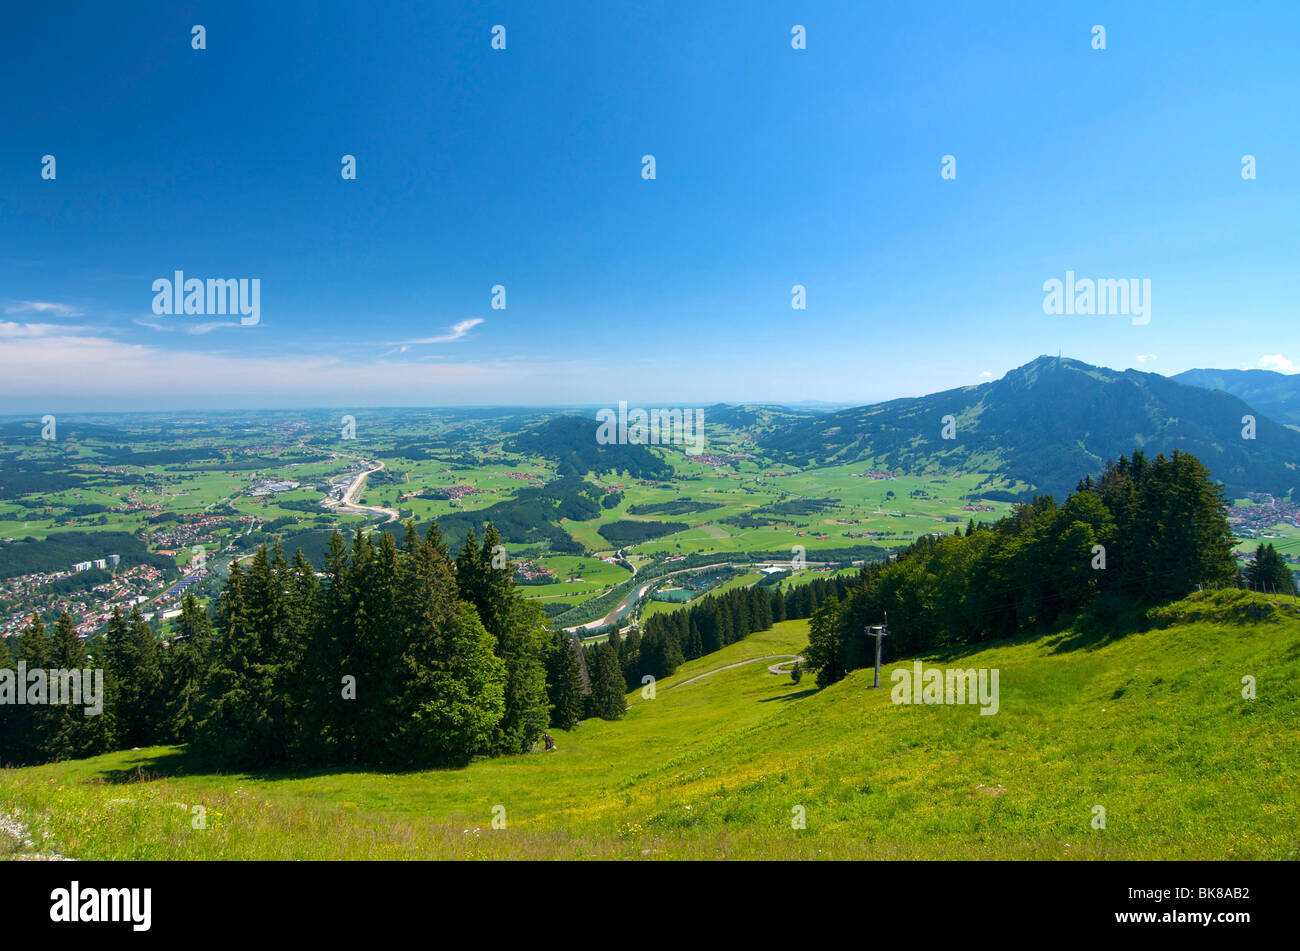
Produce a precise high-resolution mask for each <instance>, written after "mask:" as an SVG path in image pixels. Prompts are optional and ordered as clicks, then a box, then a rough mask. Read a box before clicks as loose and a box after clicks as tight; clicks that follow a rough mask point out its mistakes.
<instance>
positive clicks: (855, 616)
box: [808, 451, 1294, 686]
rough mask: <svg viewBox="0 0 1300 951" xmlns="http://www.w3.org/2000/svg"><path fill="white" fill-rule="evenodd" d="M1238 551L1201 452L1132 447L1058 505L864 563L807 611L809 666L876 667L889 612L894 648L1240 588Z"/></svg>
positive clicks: (835, 671)
mask: <svg viewBox="0 0 1300 951" xmlns="http://www.w3.org/2000/svg"><path fill="white" fill-rule="evenodd" d="M1232 548H1233V539H1232V532H1231V530H1230V529H1229V526H1228V522H1227V517H1226V503H1225V500H1224V498H1223V494H1222V490H1221V489H1220V488H1219V486H1218V485H1217V484H1216V483H1215V482H1214V481H1213V480H1211V478H1210V474H1209V472H1208V470H1207V469H1206V468H1205V466H1204V465H1203V464H1202V463H1201V462H1200V460H1198V459H1197V458H1196V457H1195V456H1192V455H1189V454H1188V453H1184V452H1178V451H1175V452H1174V453H1173V454H1172V455H1171V456H1168V457H1166V456H1165V455H1163V454H1161V455H1159V456H1157V457H1156V458H1155V459H1154V460H1149V459H1147V457H1146V456H1145V454H1144V453H1142V452H1141V451H1137V452H1134V453H1133V455H1132V457H1131V458H1127V457H1121V458H1120V459H1119V461H1118V462H1111V463H1108V464H1107V465H1106V467H1105V470H1104V471H1103V472H1102V473H1101V475H1100V477H1099V478H1097V479H1095V480H1094V479H1093V478H1092V477H1091V476H1088V477H1086V478H1084V479H1083V480H1082V481H1081V482H1079V483H1078V485H1077V488H1076V491H1074V492H1073V493H1071V494H1070V495H1069V496H1068V497H1067V498H1066V500H1065V502H1064V503H1063V504H1059V505H1058V504H1057V502H1056V501H1055V500H1054V499H1053V497H1052V496H1050V495H1044V496H1039V497H1037V498H1035V499H1034V500H1033V501H1032V502H1029V503H1025V504H1022V505H1019V506H1017V507H1016V508H1015V510H1014V511H1013V512H1012V514H1010V515H1008V516H1007V517H1005V518H1003V519H1000V520H999V521H998V522H996V523H994V524H992V525H986V524H983V523H981V524H978V525H977V524H975V523H974V521H971V522H970V523H969V524H968V525H967V526H966V530H965V533H964V534H963V533H962V532H961V530H960V529H958V531H957V532H956V533H955V534H954V535H952V536H942V537H934V536H927V537H925V538H922V539H919V540H918V541H917V542H916V543H914V544H913V545H911V546H910V547H909V548H907V549H905V550H904V551H902V552H900V553H899V554H898V555H897V557H896V558H895V559H893V560H891V561H887V562H881V563H876V564H871V565H866V566H864V567H863V570H862V572H861V573H860V576H859V578H858V581H857V583H856V584H855V585H854V586H853V588H852V590H850V591H849V592H848V595H847V597H838V598H836V599H835V600H833V601H828V602H826V603H824V604H822V605H821V606H820V608H819V609H818V610H817V611H816V612H814V614H813V618H812V622H811V624H810V626H809V651H808V666H809V667H810V668H816V669H817V682H818V684H819V685H823V686H824V685H826V684H828V683H834V682H835V681H837V680H839V679H840V678H842V677H843V676H844V675H845V674H846V673H847V672H848V671H850V670H854V669H856V668H859V667H864V666H867V665H869V664H872V663H874V660H875V642H874V639H872V638H870V637H867V636H865V634H864V630H865V628H866V627H867V626H868V625H873V624H880V623H882V621H883V620H884V619H885V617H886V615H888V621H889V629H890V636H889V637H887V638H886V639H885V640H886V642H885V645H884V646H885V649H886V650H887V651H888V652H889V656H891V657H905V656H908V655H912V654H916V653H920V652H923V651H927V650H931V649H934V648H939V647H947V646H953V645H961V644H971V643H977V642H980V641H985V640H992V639H996V638H1005V637H1009V636H1011V635H1014V634H1017V633H1020V632H1023V631H1027V630H1029V629H1031V628H1045V627H1049V626H1051V625H1053V624H1055V623H1057V622H1058V621H1060V620H1063V619H1065V618H1072V617H1076V616H1079V615H1080V614H1081V613H1083V615H1084V616H1085V617H1093V618H1097V619H1100V621H1101V623H1105V622H1106V619H1114V618H1117V617H1118V616H1119V615H1120V614H1121V613H1122V612H1124V611H1126V610H1128V609H1131V608H1133V607H1139V606H1142V605H1150V604H1157V603H1161V602H1165V601H1171V600H1176V599H1178V598H1181V597H1184V596H1185V595H1187V594H1188V593H1189V592H1191V591H1194V590H1196V588H1197V586H1198V585H1204V586H1216V585H1233V584H1237V583H1238V581H1239V579H1238V577H1237V576H1238V571H1237V566H1236V562H1235V560H1234V558H1233V555H1232ZM1288 575H1289V572H1288ZM1270 577H1272V576H1270ZM1288 580H1289V579H1288ZM1278 586H1279V588H1280V587H1281V582H1280V579H1279V580H1278ZM1291 591H1294V587H1292V588H1291Z"/></svg>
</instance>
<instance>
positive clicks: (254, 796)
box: [0, 591, 1300, 859]
mask: <svg viewBox="0 0 1300 951" xmlns="http://www.w3.org/2000/svg"><path fill="white" fill-rule="evenodd" d="M806 632H807V628H806V622H803V621H793V622H786V623H784V624H781V625H778V626H777V627H776V628H775V629H774V630H772V631H769V632H764V633H761V634H755V635H752V636H751V637H750V638H748V639H747V640H745V641H743V642H741V643H738V644H734V645H732V646H730V647H728V648H726V649H725V650H723V651H721V652H719V653H716V654H713V655H710V656H709V657H707V658H703V659H701V660H699V661H695V662H692V663H690V664H687V665H685V666H684V667H683V668H682V670H681V671H680V672H679V673H678V674H677V675H676V676H674V677H673V678H670V679H669V680H667V681H663V682H660V683H659V684H658V685H657V696H656V698H655V699H653V700H646V699H642V697H641V696H640V694H639V692H638V693H634V694H632V695H631V696H630V709H629V712H628V715H627V718H626V719H625V720H623V721H621V722H616V723H606V722H602V721H588V722H587V723H586V724H584V725H583V726H581V727H580V728H578V729H577V730H575V731H573V732H571V733H556V740H557V743H558V747H559V749H558V751H557V752H555V753H551V754H536V755H531V756H525V757H514V758H504V759H497V760H490V761H483V762H478V763H474V764H472V765H471V766H469V767H468V768H465V769H462V770H454V771H443V772H419V773H407V774H398V775H391V774H383V775H381V774H373V773H350V774H339V773H331V774H322V775H312V774H302V773H298V774H276V775H270V776H266V775H246V774H240V775H229V776H217V775H211V774H207V773H203V772H201V771H196V766H195V765H194V764H193V763H192V762H189V761H188V760H187V758H186V756H185V755H184V754H183V753H182V752H180V751H177V750H173V749H168V748H160V749H151V750H140V751H132V752H123V753H117V754H112V755H108V756H102V757H97V758H94V759H89V760H82V761H77V762H71V763H62V764H56V765H52V766H43V767H33V768H28V769H21V770H9V771H4V772H0V817H2V816H3V815H5V814H7V815H9V816H10V817H15V816H16V817H17V819H18V820H19V821H20V822H23V823H25V824H26V825H27V826H28V837H29V838H30V840H31V841H32V843H33V844H32V845H30V846H14V845H9V846H8V847H9V848H10V849H11V850H13V849H20V850H25V851H43V852H47V853H48V852H51V851H53V852H58V853H61V854H64V855H68V856H73V857H77V858H156V859H175V858H423V857H429V858H462V857H463V858H494V857H516V858H542V857H610V858H638V857H656V858H696V857H699V858H707V857H731V858H787V857H789V858H795V857H804V858H813V857H822V858H913V857H915V858H1071V857H1080V858H1253V859H1259V858H1268V859H1284V858H1295V857H1296V855H1297V852H1298V850H1300V834H1298V833H1297V831H1296V829H1295V823H1294V817H1295V815H1296V814H1297V812H1298V811H1300V792H1298V790H1300V729H1298V728H1300V713H1298V711H1300V706H1298V705H1297V700H1300V696H1298V694H1300V686H1298V684H1300V608H1297V607H1296V606H1295V605H1291V604H1285V605H1275V604H1273V603H1272V602H1271V601H1270V600H1269V599H1267V598H1265V597H1263V596H1258V595H1251V594H1248V593H1243V592H1235V591H1234V592H1219V593H1217V594H1214V595H1205V596H1195V597H1193V598H1190V599H1188V600H1186V601H1183V602H1179V603H1178V604H1176V605H1173V606H1171V607H1168V608H1165V609H1163V610H1161V611H1159V612H1157V613H1156V614H1155V615H1153V618H1152V626H1151V627H1150V628H1149V629H1147V630H1145V631H1141V632H1136V633H1131V634H1128V635H1127V636H1124V637H1117V638H1113V639H1107V638H1097V637H1087V636H1084V635H1082V634H1078V633H1075V632H1073V631H1065V632H1061V633H1058V634H1054V635H1052V636H1048V637H1045V638H1039V639H1034V640H1025V641H1020V642H1015V643H1011V642H1003V643H999V644H995V645H992V646H989V647H988V648H987V649H984V650H980V651H976V652H968V653H966V654H965V655H964V656H960V657H949V656H944V655H931V656H928V657H926V658H925V661H926V664H927V666H928V665H929V664H931V663H933V664H937V665H939V666H941V667H947V666H954V667H963V668H969V667H974V668H980V667H988V668H994V667H995V668H998V669H999V670H1000V710H999V712H998V713H997V714H996V715H993V716H982V715H980V713H979V708H978V707H977V706H903V705H894V704H892V703H891V701H890V690H889V686H890V683H891V682H890V680H889V676H888V671H886V672H885V673H884V674H883V683H884V684H885V685H886V689H884V690H880V691H872V690H868V689H866V688H867V687H868V686H869V685H870V683H871V671H869V670H868V671H858V672H855V673H854V674H852V675H850V676H849V677H848V679H847V680H845V681H844V682H842V683H839V684H836V685H835V686H833V687H830V688H828V689H826V690H824V691H820V692H819V691H816V690H815V689H813V688H812V685H811V683H810V679H805V680H804V682H803V683H802V684H800V685H798V686H795V685H793V684H792V683H791V681H790V678H789V677H788V676H775V675H772V674H770V673H768V671H767V667H768V664H769V663H772V662H773V661H766V660H764V661H759V662H756V663H752V664H747V665H744V666H740V667H735V668H732V669H730V670H722V671H719V672H718V673H714V674H711V675H710V676H707V677H705V678H703V679H699V680H694V681H693V682H692V683H684V681H687V680H691V679H692V678H695V677H698V676H699V675H700V674H702V673H705V672H706V671H710V670H714V669H716V668H720V667H723V666H726V665H728V664H735V663H739V662H740V661H744V660H748V659H752V658H759V657H765V656H767V655H776V654H789V653H791V652H794V651H797V650H799V649H800V648H801V647H802V646H803V645H804V644H805V642H806ZM900 666H905V667H909V668H910V661H909V662H907V663H905V664H901V665H900ZM1245 675H1251V676H1253V677H1254V678H1256V681H1257V688H1256V689H1257V691H1258V697H1257V699H1255V700H1253V701H1249V700H1245V699H1243V697H1242V678H1243V676H1245ZM676 684H680V686H674V685H676ZM196 804H198V805H202V806H203V807H204V808H205V810H206V815H207V827H206V829H201V830H195V829H193V828H192V818H193V817H192V813H191V808H192V807H193V806H194V805H196ZM1097 805H1101V806H1104V807H1105V809H1106V820H1107V821H1106V828H1105V829H1104V830H1094V829H1093V828H1092V827H1091V821H1092V818H1093V807H1094V806H1097ZM497 806H500V807H503V808H504V816H505V820H506V828H505V829H494V828H493V826H492V819H493V810H494V807H497ZM796 806H802V807H803V809H804V811H805V812H806V817H807V827H806V829H802V830H796V829H793V828H792V827H791V818H792V816H793V814H794V813H793V810H794V809H795V807H796ZM498 812H499V811H498ZM5 838H6V837H5V836H3V835H0V842H2V841H4V839H5ZM3 848H5V846H0V850H3ZM0 854H2V851H0Z"/></svg>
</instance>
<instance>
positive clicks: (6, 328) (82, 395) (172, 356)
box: [0, 321, 591, 409]
mask: <svg viewBox="0 0 1300 951" xmlns="http://www.w3.org/2000/svg"><path fill="white" fill-rule="evenodd" d="M199 326H202V325H199ZM236 326H237V325H236ZM238 336H239V335H238V334H234V335H232V337H238ZM172 339H174V340H185V339H191V340H194V341H195V343H196V344H197V342H198V340H197V339H196V338H187V337H186V336H184V335H182V336H179V337H176V338H172ZM0 342H2V345H0V400H4V401H6V402H7V403H9V404H10V405H13V404H14V403H16V402H21V403H23V404H25V406H33V405H36V406H45V407H49V408H50V409H55V408H57V407H59V406H63V407H68V408H69V409H84V408H86V407H88V406H102V405H114V406H118V407H120V406H129V407H137V408H138V407H140V406H152V407H155V408H157V407H163V406H172V407H176V406H195V405H199V404H204V405H219V406H289V405H297V406H323V405H334V404H336V403H337V402H339V401H340V400H347V399H355V400H357V401H358V402H359V404H372V405H373V404H378V405H394V406H396V405H426V406H435V405H451V404H458V403H482V402H500V403H510V402H512V401H526V400H529V399H535V398H536V395H537V394H548V395H550V394H554V398H555V399H557V400H559V401H565V400H573V399H575V398H576V396H577V394H576V393H575V392H573V386H574V383H575V381H579V380H583V379H589V378H590V377H591V373H590V368H588V367H582V366H578V365H575V364H573V363H572V362H569V361H560V362H550V361H534V360H531V359H527V358H524V359H501V358H497V359H492V360H485V361H454V360H450V359H444V360H441V361H439V362H438V363H437V364H436V365H432V364H430V363H426V362H422V361H413V360H411V359H409V356H410V355H409V354H408V355H406V356H404V357H391V358H390V357H389V356H387V355H385V356H381V357H372V358H365V359H353V358H350V357H349V356H348V355H347V354H346V351H343V352H340V353H338V354H334V353H325V354H305V353H288V354H286V353H277V354H274V355H247V354H242V353H232V352H229V351H217V350H212V349H205V348H199V349H175V348H164V347H159V346H155V345H153V344H148V343H128V342H126V341H123V340H119V339H114V338H113V337H111V336H109V334H108V332H107V331H106V330H104V329H98V330H96V329H91V328H70V327H66V326H58V325H54V324H37V323H33V324H23V323H17V322H14V321H0Z"/></svg>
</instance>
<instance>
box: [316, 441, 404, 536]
mask: <svg viewBox="0 0 1300 951" xmlns="http://www.w3.org/2000/svg"><path fill="white" fill-rule="evenodd" d="M350 458H357V457H355V456H354V457H350ZM358 461H359V462H361V463H362V464H363V465H364V464H365V460H364V459H358ZM383 468H384V464H383V463H382V462H381V463H379V465H377V466H375V467H374V468H373V469H366V470H365V471H364V472H360V473H358V474H357V477H356V478H355V479H353V480H352V484H351V485H349V486H348V489H347V491H346V492H344V493H343V498H342V499H341V500H340V501H338V502H335V503H334V504H333V505H328V504H327V507H328V508H332V509H334V511H336V512H370V513H374V514H378V515H387V516H388V518H387V519H386V521H389V522H395V521H397V519H398V517H399V513H398V511H397V509H386V508H380V507H378V506H374V505H357V504H356V502H355V499H356V498H357V496H359V495H360V494H361V490H362V489H363V488H365V484H366V477H367V476H369V475H371V474H373V473H375V472H379V471H380V470H381V469H383Z"/></svg>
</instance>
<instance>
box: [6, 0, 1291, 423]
mask: <svg viewBox="0 0 1300 951" xmlns="http://www.w3.org/2000/svg"><path fill="white" fill-rule="evenodd" d="M890 6H891V5H881V4H870V5H867V4H825V3H809V2H776V3H767V2H755V3H744V4H741V3H726V4H722V3H701V2H681V3H674V2H655V3H645V4H623V3H619V4H611V3H608V2H592V3H585V2H584V3H577V2H575V3H544V2H536V0H534V2H528V3H506V2H500V3H463V4H457V3H438V4H429V3H393V4H382V5H374V6H372V5H370V4H354V3H347V4H342V3H330V2H325V3H312V4H306V3H303V4H299V3H274V4H269V3H265V2H257V3H242V2H230V0H223V2H221V3H215V2H208V3H195V2H174V3H129V4H100V3H93V4H91V3H88V4H84V5H53V6H50V5H42V6H38V7H33V6H31V5H28V6H25V7H19V8H15V9H14V10H12V11H9V12H8V13H7V14H6V29H5V30H4V32H3V34H0V120H2V125H3V130H4V134H3V135H2V136H0V413H4V412H29V411H47V410H48V411H57V410H63V411H75V410H88V409H140V408H144V409H159V408H164V407H167V406H175V407H177V408H196V407H201V406H212V407H232V406H239V407H257V406H268V407H284V406H309V405H329V406H338V405H343V406H368V405H370V406H373V405H403V404H405V405H439V404H485V403H502V404H505V403H508V404H520V403H531V404H561V403H576V402H582V403H595V404H600V405H615V404H616V403H617V401H618V400H621V399H626V400H629V401H631V402H633V403H634V404H635V403H641V404H643V405H651V404H654V403H655V402H656V401H658V402H667V401H674V402H678V403H683V402H685V403H689V402H692V401H694V402H698V403H701V404H703V403H708V402H713V401H716V400H726V401H758V400H764V401H782V400H784V401H794V400H802V399H821V400H828V401H854V402H871V401H876V400H881V399H888V398H893V397H896V396H909V395H919V394H922V393H926V392H932V391H935V390H941V389H946V388H949V387H952V386H958V385H963V384H968V383H978V382H981V381H983V380H986V379H989V378H992V377H998V376H1001V375H1002V374H1003V373H1004V372H1006V370H1008V369H1010V368H1011V367H1014V366H1018V365H1020V364H1023V363H1025V362H1026V361H1028V360H1030V359H1032V358H1033V357H1035V356H1037V355H1038V354H1040V353H1055V352H1057V351H1058V350H1059V351H1062V352H1063V353H1064V354H1065V355H1067V356H1073V357H1076V358H1079V359H1082V360H1086V361H1089V362H1093V363H1099V364H1104V365H1107V366H1113V367H1121V368H1122V367H1138V368H1141V369H1145V370H1152V371H1155V372H1160V373H1169V374H1172V373H1176V372H1179V371H1181V370H1184V369H1187V368H1190V367H1196V366H1213V367H1248V366H1267V367H1272V368H1280V369H1286V370H1294V369H1296V368H1297V366H1296V364H1300V335H1298V333H1297V330H1296V311H1297V306H1296V305H1297V300H1298V299H1300V270H1298V269H1297V267H1296V262H1297V260H1300V257H1298V255H1297V252H1298V251H1300V247H1298V245H1300V241H1298V239H1297V234H1298V232H1300V213H1298V212H1300V207H1297V206H1298V204H1300V202H1298V201H1297V197H1298V196H1300V184H1298V183H1300V121H1297V120H1298V119H1300V116H1297V111H1298V110H1300V95H1297V93H1298V92H1300V89H1298V86H1300V83H1298V82H1297V79H1296V76H1295V67H1294V64H1295V59H1296V56H1297V44H1296V39H1295V38H1296V36H1297V35H1300V29H1298V28H1300V10H1298V9H1297V7H1296V5H1294V4H1288V3H1259V4H1250V5H1249V7H1248V8H1247V9H1236V8H1229V7H1227V6H1225V5H1212V4H1208V3H1207V4H1197V3H1186V2H1178V3H1173V2H1169V3H1144V4H1140V5H1137V4H1132V3H1100V2H1094V3H1052V4H1042V3H1028V2H1026V3H1015V4H1011V3H992V4H953V5H946V6H945V5H940V6H938V7H936V6H935V5H933V4H916V5H910V4H909V5H896V6H906V7H907V8H906V9H889V7H890ZM1139 6H1140V7H1141V9H1134V8H1135V7H1139ZM380 7H382V10H381V9H379V8H380ZM837 8H838V9H837ZM844 8H847V9H844ZM194 24H202V25H203V26H204V27H205V28H206V31H207V37H206V39H207V49H206V50H202V51H196V50H193V49H191V27H192V26H193V25H194ZM496 24H501V25H503V26H505V28H506V49H505V50H503V51H502V50H493V49H492V48H491V30H492V27H493V26H494V25H496ZM795 24H800V25H803V26H804V27H805V28H806V32H807V49H805V50H799V51H796V50H793V49H791V43H790V39H791V29H792V27H793V26H794V25H795ZM1095 24H1101V25H1103V26H1105V28H1106V49H1105V50H1094V49H1093V48H1092V45H1091V43H1092V33H1091V30H1092V27H1093V26H1094V25H1095ZM647 153H649V154H653V155H654V156H655V158H656V164H657V169H656V171H657V178H656V179H655V180H654V181H645V180H643V179H642V177H641V157H642V156H643V155H644V154H647ZM46 154H52V155H54V156H55V160H56V163H57V165H56V170H57V178H56V179H55V180H53V181H46V180H43V179H42V177H41V161H42V156H44V155H46ZM344 154H352V155H355V156H356V159H357V179H356V180H355V181H344V180H343V179H342V177H341V175H340V168H341V165H340V159H341V157H342V156H343V155H344ZM1246 154H1251V155H1254V156H1255V158H1256V162H1257V170H1258V177H1257V179H1256V180H1253V181H1245V180H1243V178H1242V175H1241V162H1242V156H1243V155H1246ZM944 155H953V156H955V158H956V170H957V175H956V178H955V179H953V180H943V179H942V178H941V176H940V169H941V160H942V157H943V156H944ZM178 269H179V270H183V271H184V272H185V273H186V276H187V277H198V278H248V279H251V278H258V279H260V282H261V319H260V322H259V323H258V324H257V325H256V326H248V327H246V326H238V325H232V324H235V322H234V321H231V320H229V319H225V318H220V317H195V316H162V317H159V316H155V315H154V313H153V312H152V309H151V305H152V301H153V296H154V295H153V291H152V289H151V288H152V283H153V281H154V280H155V279H157V278H163V277H166V278H170V277H171V276H172V273H173V272H174V271H175V270H178ZM1067 270H1073V271H1075V272H1076V274H1077V275H1078V276H1079V277H1094V278H1101V277H1105V278H1138V279H1149V280H1150V281H1151V288H1152V290H1151V320H1150V323H1149V324H1147V325H1145V326H1135V325H1134V324H1133V323H1132V321H1131V320H1130V319H1129V318H1127V317H1123V316H1080V315H1074V316H1049V315H1046V314H1044V312H1043V307H1042V303H1043V297H1044V291H1043V283H1044V281H1046V280H1048V279H1051V278H1059V279H1063V278H1064V276H1065V272H1066V271H1067ZM495 284H501V285H504V286H505V288H506V302H507V307H506V309H505V310H493V309H492V308H491V306H490V304H491V288H492V286H493V285H495ZM795 284H802V285H804V286H805V287H806V288H807V309H806V310H803V311H799V310H793V309H792V308H791V306H790V302H791V287H792V286H793V285H795ZM475 321H477V323H475ZM1292 361H1294V362H1295V363H1293V362H1292Z"/></svg>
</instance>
